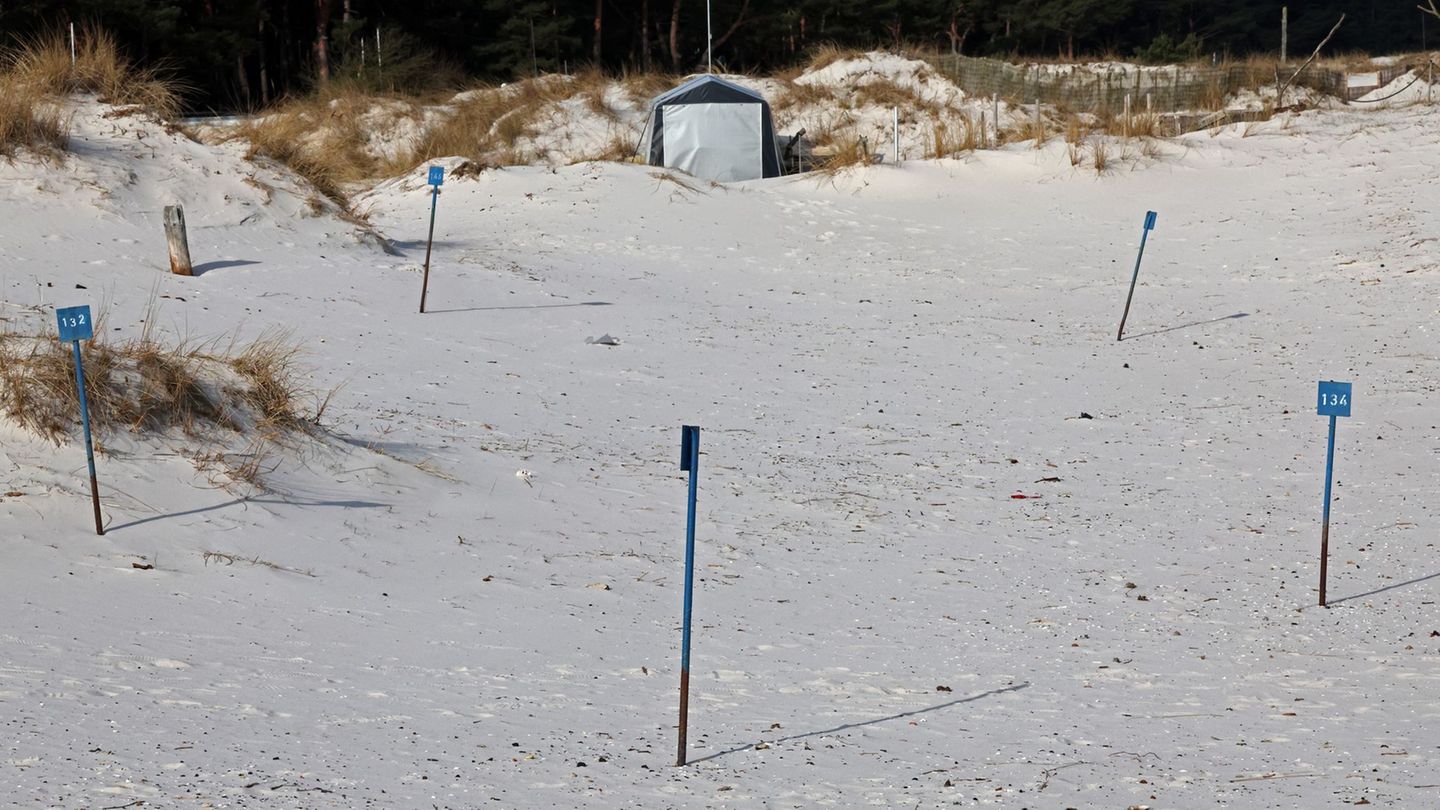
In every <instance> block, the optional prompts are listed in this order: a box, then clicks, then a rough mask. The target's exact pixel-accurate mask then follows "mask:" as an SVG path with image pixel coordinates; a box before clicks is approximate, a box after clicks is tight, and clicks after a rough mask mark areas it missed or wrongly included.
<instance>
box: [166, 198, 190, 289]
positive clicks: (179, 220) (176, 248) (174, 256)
mask: <svg viewBox="0 0 1440 810" xmlns="http://www.w3.org/2000/svg"><path fill="white" fill-rule="evenodd" d="M165 242H166V243H167V244H168V245H169V246H170V272H172V273H174V274H175V275H177V276H191V275H194V272H193V268H192V267H191V266H190V240H189V238H188V237H186V235H185V209H183V208H181V207H180V206H178V205H167V206H165Z"/></svg>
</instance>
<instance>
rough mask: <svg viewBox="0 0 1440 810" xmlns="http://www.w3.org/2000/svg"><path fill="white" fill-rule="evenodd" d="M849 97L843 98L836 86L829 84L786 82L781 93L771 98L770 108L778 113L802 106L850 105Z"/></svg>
mask: <svg viewBox="0 0 1440 810" xmlns="http://www.w3.org/2000/svg"><path fill="white" fill-rule="evenodd" d="M849 106H850V103H849V101H848V100H847V99H842V98H841V97H840V95H839V94H838V93H836V92H835V87H833V86H831V85H827V84H818V83H817V84H799V83H796V82H793V81H792V82H785V83H784V85H783V87H782V89H781V91H780V93H779V94H778V95H776V96H775V97H774V98H772V99H770V109H772V110H774V111H775V112H776V113H782V112H786V111H788V110H793V109H796V108H800V107H849Z"/></svg>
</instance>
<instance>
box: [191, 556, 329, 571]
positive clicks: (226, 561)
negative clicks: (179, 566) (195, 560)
mask: <svg viewBox="0 0 1440 810" xmlns="http://www.w3.org/2000/svg"><path fill="white" fill-rule="evenodd" d="M202 559H203V560H204V564H205V565H210V564H211V563H214V564H216V565H234V564H235V563H237V562H238V563H245V564H247V565H250V566H262V567H264V568H269V569H271V570H272V571H284V572H286V573H289V574H300V575H301V576H306V577H313V576H315V572H314V571H311V570H310V569H308V568H305V569H301V568H291V567H289V566H286V565H281V564H279V563H274V562H270V561H269V560H262V559H260V557H259V556H254V557H245V556H241V555H239V554H230V553H228V552H224V551H207V552H205V553H204V555H203V557H202Z"/></svg>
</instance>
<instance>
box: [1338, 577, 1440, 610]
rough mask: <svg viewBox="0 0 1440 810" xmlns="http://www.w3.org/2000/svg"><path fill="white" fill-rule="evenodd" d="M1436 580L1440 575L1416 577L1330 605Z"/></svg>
mask: <svg viewBox="0 0 1440 810" xmlns="http://www.w3.org/2000/svg"><path fill="white" fill-rule="evenodd" d="M1436 578H1440V574H1428V575H1426V576H1423V577H1416V578H1414V579H1411V580H1406V581H1405V582H1397V583H1395V584H1394V585H1386V586H1385V587H1383V588H1376V589H1375V590H1373V591H1366V592H1365V593H1357V594H1355V595H1354V596H1346V597H1343V598H1341V599H1331V600H1330V604H1331V605H1338V604H1340V603H1341V602H1349V601H1350V600H1351V599H1364V598H1365V597H1367V596H1374V595H1375V594H1377V593H1385V592H1386V591H1393V590H1395V589H1396V588H1405V587H1408V586H1410V585H1419V584H1420V583H1422V582H1426V581H1428V580H1432V579H1436Z"/></svg>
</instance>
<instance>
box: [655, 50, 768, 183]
mask: <svg viewBox="0 0 1440 810" xmlns="http://www.w3.org/2000/svg"><path fill="white" fill-rule="evenodd" d="M645 137H646V140H647V144H648V147H647V148H646V150H645V153H646V155H647V156H648V159H647V162H648V163H649V164H650V165H651V166H668V167H670V168H674V169H680V170H681V171H684V172H688V173H690V174H692V175H694V176H696V177H699V178H702V179H705V180H719V181H726V180H753V179H755V178H757V177H779V176H780V155H779V153H778V151H777V150H776V148H775V124H774V121H773V119H772V118H771V116H770V105H769V104H768V103H767V102H766V101H765V97H764V96H762V95H760V94H759V93H756V92H755V91H753V90H747V89H745V88H744V87H741V86H740V85H738V84H732V83H731V82H727V81H725V80H724V79H720V78H717V77H715V76H701V77H699V78H696V79H692V80H690V81H688V82H686V83H684V84H682V85H680V86H679V87H677V88H675V89H674V90H671V91H670V92H668V93H662V94H661V95H659V96H656V97H655V99H654V100H653V101H651V102H650V121H649V123H648V124H646V127H645Z"/></svg>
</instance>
